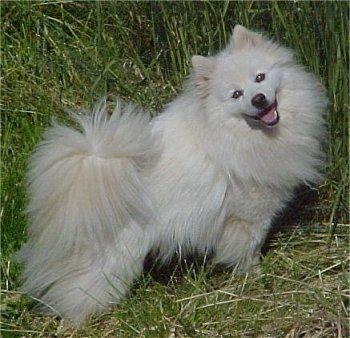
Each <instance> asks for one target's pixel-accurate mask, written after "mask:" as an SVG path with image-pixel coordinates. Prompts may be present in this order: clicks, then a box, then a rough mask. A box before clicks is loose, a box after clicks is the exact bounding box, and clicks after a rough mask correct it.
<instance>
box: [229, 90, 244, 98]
mask: <svg viewBox="0 0 350 338" xmlns="http://www.w3.org/2000/svg"><path fill="white" fill-rule="evenodd" d="M242 95H243V91H242V90H235V91H234V92H233V93H232V98H234V99H238V98H239V97H241V96H242Z"/></svg>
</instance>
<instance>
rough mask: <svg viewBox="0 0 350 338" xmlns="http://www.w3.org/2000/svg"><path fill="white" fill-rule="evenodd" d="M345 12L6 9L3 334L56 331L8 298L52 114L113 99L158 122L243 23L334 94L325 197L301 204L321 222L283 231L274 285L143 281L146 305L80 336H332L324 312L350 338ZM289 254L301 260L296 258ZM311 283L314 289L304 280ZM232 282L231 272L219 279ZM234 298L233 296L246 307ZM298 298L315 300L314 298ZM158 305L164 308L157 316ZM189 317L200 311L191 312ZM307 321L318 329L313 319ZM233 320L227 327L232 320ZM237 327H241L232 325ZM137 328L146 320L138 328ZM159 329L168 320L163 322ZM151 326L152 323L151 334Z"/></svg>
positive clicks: (230, 5) (66, 4)
mask: <svg viewBox="0 0 350 338" xmlns="http://www.w3.org/2000/svg"><path fill="white" fill-rule="evenodd" d="M348 13H349V5H348V4H347V2H326V1H325V2H309V1H305V2H304V1H294V2H275V1H271V2H267V1H239V2H233V1H232V2H229V1H196V2H162V1H160V2H158V1H155V2H133V1H130V2H119V1H108V2H102V1H86V2H71V1H35V2H33V1H24V0H19V1H16V2H12V1H2V2H1V127H2V129H1V213H0V216H1V229H2V232H1V255H2V257H1V261H0V263H1V271H2V281H1V282H2V284H1V285H2V290H3V292H4V293H3V300H4V302H3V305H2V310H3V311H2V312H3V315H4V318H5V321H6V326H5V328H6V330H7V331H6V330H5V331H3V335H4V336H6V335H7V334H9V337H13V336H15V335H14V332H16V330H17V329H18V330H20V331H21V332H25V331H26V330H32V328H33V326H32V323H33V320H34V321H35V322H36V323H37V324H36V325H37V326H35V328H34V330H35V331H37V332H36V333H27V334H26V336H40V335H41V336H44V337H46V336H49V335H51V333H52V332H56V333H57V332H58V331H57V330H58V328H57V325H56V324H57V323H56V322H54V321H48V322H46V321H44V324H40V323H41V321H42V319H41V318H40V317H33V315H28V314H27V313H26V310H25V309H26V307H25V305H24V303H23V302H22V301H20V300H19V299H18V297H17V294H12V293H11V292H12V291H13V290H15V289H16V288H17V286H18V283H19V268H18V266H17V265H16V264H14V263H13V261H12V260H11V257H12V255H13V253H14V252H15V251H16V250H17V249H18V248H19V247H20V245H21V244H22V243H23V242H24V241H25V237H26V222H25V217H24V215H23V210H24V208H25V194H24V185H23V179H24V173H25V168H26V163H27V159H28V156H29V154H30V153H31V151H32V149H33V147H34V146H35V144H36V143H37V142H38V140H39V139H40V137H41V134H42V131H43V129H44V128H45V127H46V126H47V125H48V124H49V123H50V121H51V119H52V118H56V119H62V120H64V119H66V113H64V111H65V110H64V109H65V108H67V107H68V108H70V109H73V110H79V109H81V108H88V107H89V106H90V105H91V104H92V103H93V102H94V101H95V100H96V99H97V98H99V97H100V96H102V95H104V94H105V93H112V94H116V95H119V96H121V97H122V98H124V99H126V100H131V101H136V102H139V103H141V104H142V105H144V106H145V107H146V108H147V109H149V110H150V111H151V113H152V114H154V115H155V114H158V113H159V112H160V111H161V107H162V106H163V105H164V104H165V103H166V102H168V101H169V100H170V99H171V98H172V97H174V96H175V95H177V93H178V92H179V91H180V90H181V85H182V81H183V79H184V77H185V76H186V75H187V74H188V70H189V67H190V63H189V62H190V56H191V55H193V54H202V55H207V54H213V53H215V52H216V51H217V50H219V49H220V48H222V47H223V46H224V45H225V43H226V41H227V40H228V36H229V34H230V31H231V29H232V27H233V26H234V25H235V24H236V23H240V24H243V25H246V26H247V27H249V28H251V29H255V30H259V31H260V30H263V31H265V32H266V34H269V35H270V36H271V37H274V38H275V39H277V40H278V41H280V42H281V43H283V44H285V45H287V46H290V47H291V48H292V49H294V50H295V52H296V57H297V58H298V59H299V60H300V62H301V63H303V64H304V65H305V66H306V67H307V68H308V69H310V70H311V71H312V72H313V73H315V74H316V75H317V76H318V77H319V78H320V79H321V81H322V82H323V83H324V85H325V87H326V88H327V92H328V96H329V98H330V115H329V119H328V125H329V139H328V140H327V154H328V162H327V166H326V168H325V180H324V183H323V184H322V185H321V186H320V187H318V195H319V199H318V200H317V201H316V202H313V203H311V204H309V205H307V206H306V209H307V210H308V213H309V214H310V213H311V214H312V217H311V218H307V219H304V220H303V219H300V220H298V223H299V224H304V225H305V229H308V230H306V232H305V231H304V230H302V231H301V230H300V231H299V230H298V231H296V232H292V234H291V233H288V234H287V235H286V236H287V238H284V237H283V240H281V241H280V240H279V237H277V238H276V237H275V238H274V239H273V242H272V247H273V250H272V251H270V253H269V254H268V256H267V258H266V260H265V261H264V262H265V264H266V276H267V277H266V278H265V280H260V279H258V280H257V281H254V280H253V282H250V281H249V280H248V281H246V280H240V279H237V277H230V278H231V279H229V282H226V281H223V280H221V277H220V276H209V277H207V276H206V277H207V278H205V279H204V278H202V277H201V275H193V274H192V272H191V271H189V273H188V276H187V277H186V278H185V281H184V282H183V284H181V283H180V286H178V285H177V284H176V283H174V285H172V284H170V285H168V287H167V288H166V289H164V287H161V286H158V285H157V284H153V285H152V289H151V290H149V289H148V286H147V285H148V284H146V285H143V286H142V287H139V288H137V291H135V295H134V297H136V298H140V299H141V301H140V302H141V304H142V302H144V303H143V304H144V306H142V305H141V304H139V306H137V302H135V301H134V300H135V298H131V300H127V301H126V303H125V304H124V305H123V306H122V308H121V309H119V312H118V311H117V312H116V313H112V314H109V319H108V320H106V318H105V317H102V318H100V319H98V321H97V323H95V324H92V326H88V327H87V328H86V331H85V333H84V334H85V335H87V336H96V334H97V336H99V333H96V332H100V331H99V330H100V329H101V330H107V328H103V327H104V325H106V326H107V327H108V328H110V326H111V327H113V325H114V326H115V327H117V328H118V330H120V331H118V332H119V333H118V334H119V336H123V337H127V336H130V337H135V336H147V337H151V336H154V337H159V336H165V335H166V334H169V332H170V331H171V330H172V329H174V330H176V332H178V333H179V334H180V336H181V335H182V336H186V337H187V336H188V337H195V336H198V337H203V336H210V337H214V336H215V335H214V334H216V336H225V335H226V336H228V332H231V331H232V332H235V334H234V335H233V336H237V337H240V336H244V332H246V336H249V335H250V336H258V334H259V332H265V331H264V327H265V328H266V330H268V332H271V335H272V336H274V337H275V336H276V337H278V336H283V334H284V333H286V332H289V331H291V330H292V329H293V325H295V330H296V331H295V332H299V331H300V332H301V333H302V332H307V327H305V325H306V324H305V323H308V325H311V326H312V325H315V326H317V325H320V326H321V327H322V328H324V330H326V329H327V327H326V326H327V325H326V324H327V323H326V324H325V323H323V324H324V326H322V325H323V324H322V323H320V322H317V323H318V324H317V325H316V324H313V321H317V320H316V317H317V316H320V318H323V319H324V320H325V321H326V322H327V320H328V321H329V323H331V324H332V325H333V324H334V323H338V324H339V323H340V324H339V325H340V326H339V327H340V329H339V330H340V332H344V329H343V328H344V327H345V326H344V325H345V324H343V321H342V320H340V321H337V320H335V319H334V318H333V316H335V317H336V316H340V317H342V316H344V312H345V310H344V301H343V298H342V297H343V294H344V292H345V291H344V288H345V286H344V285H346V278H347V277H346V275H345V274H344V272H345V270H346V267H345V266H344V264H345V263H344V262H346V259H347V258H346V255H345V256H344V252H345V251H346V250H347V246H346V236H344V229H347V228H346V224H348V223H349V219H348V202H349V201H348V196H349V185H348V181H349V173H348V157H349V156H348V155H349V149H348V137H349V133H348V127H349V98H348V94H349V82H348V79H349V78H348V64H349V57H348V56H349V55H348V50H349V38H348V34H349V17H348ZM337 224H339V227H338V228H337V227H336V225H337ZM311 225H312V227H311ZM315 238H316V239H315ZM284 240H286V242H284ZM315 243H317V244H319V245H320V248H319V252H320V254H321V255H323V256H322V257H318V256H317V255H319V254H318V251H317V249H316V248H315V247H314V245H315ZM329 243H330V244H329ZM327 245H330V247H328V246H327ZM327 248H328V250H329V251H328V252H330V253H331V256H329V255H328V254H327ZM287 249H288V250H295V251H293V254H291V256H290V257H288V256H287V254H286V251H285V250H287ZM308 252H310V253H312V254H314V255H316V256H317V259H315V256H313V255H311V254H308ZM298 253H300V255H298ZM302 253H304V256H303V255H302ZM270 255H271V256H270ZM274 255H276V256H274ZM276 257H277V258H280V261H278V259H277V258H276ZM304 259H305V260H306V261H303V260H304ZM315 261H316V262H315ZM269 263H271V264H272V265H268V264H269ZM315 265H316V266H315ZM286 271H290V273H291V274H290V275H288V274H287V273H286ZM317 271H319V275H317V273H318V272H317ZM293 273H294V275H293ZM305 273H306V276H307V281H308V283H309V284H310V285H309V286H307V285H306V284H303V283H301V282H300V281H298V278H300V275H302V274H305ZM185 275H186V274H185ZM282 275H283V278H280V277H279V276H282ZM227 277H228V276H227V275H226V274H224V277H223V279H225V278H227ZM304 277H305V276H304ZM304 277H303V278H304ZM232 278H233V279H232ZM322 278H325V280H326V281H327V282H326V283H325V285H326V286H325V285H324V284H323V283H322V281H323V280H322ZM186 281H187V283H186ZM230 283H232V285H234V284H235V283H236V284H237V283H238V285H242V288H243V287H245V290H238V289H237V290H234V291H233V290H232V286H231V284H230ZM255 283H256V284H255ZM264 283H265V284H266V285H270V286H271V285H273V286H274V288H273V290H280V291H279V292H280V293H283V292H285V294H281V295H279V294H278V293H277V294H275V295H274V297H275V298H276V299H275V301H274V302H273V303H269V302H268V301H267V300H268V298H269V295H271V293H272V292H274V291H271V290H270V289H269V290H270V291H269V290H267V291H266V290H265V288H264V285H265V284H264ZM288 283H289V285H288ZM335 286H337V287H338V289H339V292H338V293H337V292H336V290H335V289H334V287H335ZM323 287H324V288H323ZM218 290H226V291H227V292H226V291H225V292H226V294H225V292H223V293H220V292H219V291H218ZM283 290H284V291H283ZM298 290H299V291H300V292H301V293H298V292H299V291H298ZM233 293H234V294H238V298H237V301H236V302H237V304H239V306H238V305H235V304H236V303H235V301H234V299H235V298H234V296H233ZM250 295H253V296H254V297H255V298H254V297H251V298H249V297H250ZM288 295H291V297H289V296H288ZM300 295H304V296H305V297H306V300H305V302H303V301H302V299H301V298H302V297H301V296H300ZM324 295H327V297H324ZM295 298H298V301H295ZM299 298H300V299H299ZM179 299H180V300H179ZM181 299H183V300H181ZM230 300H232V302H230ZM263 300H264V301H265V303H263V302H262V301H263ZM225 301H227V303H222V302H225ZM198 302H199V303H198ZM135 304H136V305H135ZM153 304H157V306H156V307H157V309H158V310H159V309H160V310H159V311H158V310H155V309H154V311H152V305H153ZM218 304H219V305H218ZM220 304H221V305H220ZM225 304H226V305H225ZM242 304H243V305H242ZM269 304H270V305H269ZM278 304H279V305H278ZM288 304H290V305H291V308H290V309H291V310H290V312H288ZM320 304H322V305H320ZM298 306H299V308H298ZM164 307H166V309H164ZM312 307H314V308H315V309H317V311H319V312H317V311H316V310H315V311H316V312H315V313H317V315H315V316H313V315H312V314H310V313H311V312H310V311H311V310H310V309H311V308H312ZM190 309H192V310H193V309H195V310H193V311H194V312H193V313H192V312H191V311H192V310H191V311H190ZM196 309H197V310H196ZM205 309H206V310H205ZM279 309H282V310H283V311H282V314H284V315H285V316H286V318H285V322H281V318H279V316H282V314H281V315H279V312H278V311H279ZM322 309H324V314H325V315H324V316H323V317H322V315H321V313H322V311H321V310H322ZM145 312H149V313H148V314H147V313H145ZM288 313H289V315H288ZM306 314H308V316H309V320H307V318H304V316H306ZM230 316H231V317H232V319H228V318H231V317H230ZM259 316H260V318H262V319H259ZM288 316H289V317H288ZM236 317H237V318H241V322H236V321H235V320H234V318H236ZM140 318H141V319H142V318H144V320H143V321H142V320H140V321H139V322H138V320H139V319H140ZM278 318H279V319H278ZM333 319H334V320H333ZM269 320H270V321H273V322H274V323H275V324H276V327H273V325H271V324H269V323H268V322H269ZM159 321H163V322H164V323H163V324H162V325H159V324H157V323H159ZM147 322H148V323H151V324H150V325H149V327H148V328H147V329H144V331H142V325H144V328H146V327H147V325H146V323H147ZM221 322H223V323H224V324H223V325H221V324H220V323H221ZM138 323H139V324H138ZM196 323H199V324H198V325H197V326H196ZM278 323H279V324H278ZM321 324H322V325H321ZM332 325H331V326H330V328H332V329H333V328H334V326H332ZM334 325H336V324H334ZM152 326H153V327H154V328H155V329H154V331H152V330H151V329H150V327H152ZM306 326H307V325H306ZM11 330H12V331H11ZM111 330H112V329H111ZM169 330H170V331H169ZM196 330H197V331H196ZM230 330H231V331H230ZM245 330H246V331H245ZM298 330H299V331H298ZM303 330H304V331H303ZM104 332H105V331H104ZM113 332H114V331H113ZM116 332H117V331H116ZM266 332H267V331H266ZM325 332H326V331H325ZM327 332H328V333H329V332H331V333H332V334H333V331H327ZM327 332H326V333H327ZM334 332H335V331H334ZM301 333H300V334H301ZM326 333H325V334H326ZM328 333H327V334H328ZM77 336H79V335H78V334H77ZM114 336H118V335H117V334H115V335H114ZM325 336H327V335H325ZM329 336H332V335H329Z"/></svg>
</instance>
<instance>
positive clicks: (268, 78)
mask: <svg viewBox="0 0 350 338" xmlns="http://www.w3.org/2000/svg"><path fill="white" fill-rule="evenodd" d="M293 62H294V61H293V55H292V53H291V52H290V51H289V50H288V49H286V48H284V47H281V46H279V45H277V44H276V43H273V42H271V41H269V40H268V39H266V38H264V37H263V36H262V35H261V34H258V33H254V32H252V31H250V30H248V29H246V28H244V27H242V26H239V25H237V26H235V28H234V30H233V32H232V36H231V38H230V41H229V43H228V46H227V47H226V48H225V49H224V50H223V51H222V52H220V53H219V54H217V55H215V56H213V57H203V56H198V55H195V56H193V57H192V65H193V70H192V75H191V76H192V80H194V83H195V85H196V88H197V90H198V91H199V94H200V95H201V97H202V98H203V100H205V101H206V102H208V103H209V102H210V106H211V108H212V107H213V106H216V107H217V108H216V111H221V112H222V116H223V118H225V119H230V118H238V119H242V120H245V121H246V122H247V123H248V124H250V125H255V124H258V125H260V126H263V127H274V126H276V125H278V122H279V118H280V116H279V112H278V108H279V94H280V89H281V83H282V77H283V69H284V68H286V67H288V65H289V64H291V63H293Z"/></svg>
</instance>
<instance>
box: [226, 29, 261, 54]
mask: <svg viewBox="0 0 350 338" xmlns="http://www.w3.org/2000/svg"><path fill="white" fill-rule="evenodd" d="M263 41H264V39H263V37H262V35H261V34H259V33H255V32H252V31H250V30H249V29H247V28H245V27H243V26H241V25H236V26H235V28H234V29H233V30H232V35H231V39H230V42H229V44H228V46H227V49H228V50H232V51H233V50H238V49H241V48H243V47H246V46H257V45H259V44H261V43H262V42H263Z"/></svg>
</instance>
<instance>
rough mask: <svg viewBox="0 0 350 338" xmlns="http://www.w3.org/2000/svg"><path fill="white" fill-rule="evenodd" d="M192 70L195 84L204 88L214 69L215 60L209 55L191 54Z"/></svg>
mask: <svg viewBox="0 0 350 338" xmlns="http://www.w3.org/2000/svg"><path fill="white" fill-rule="evenodd" d="M191 61H192V72H193V76H194V79H195V83H196V85H197V86H199V87H201V88H204V87H205V86H206V84H207V81H208V80H209V79H210V78H211V74H212V73H213V71H214V69H215V61H214V60H213V59H212V58H210V57H204V56H200V55H194V56H192V60H191Z"/></svg>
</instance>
